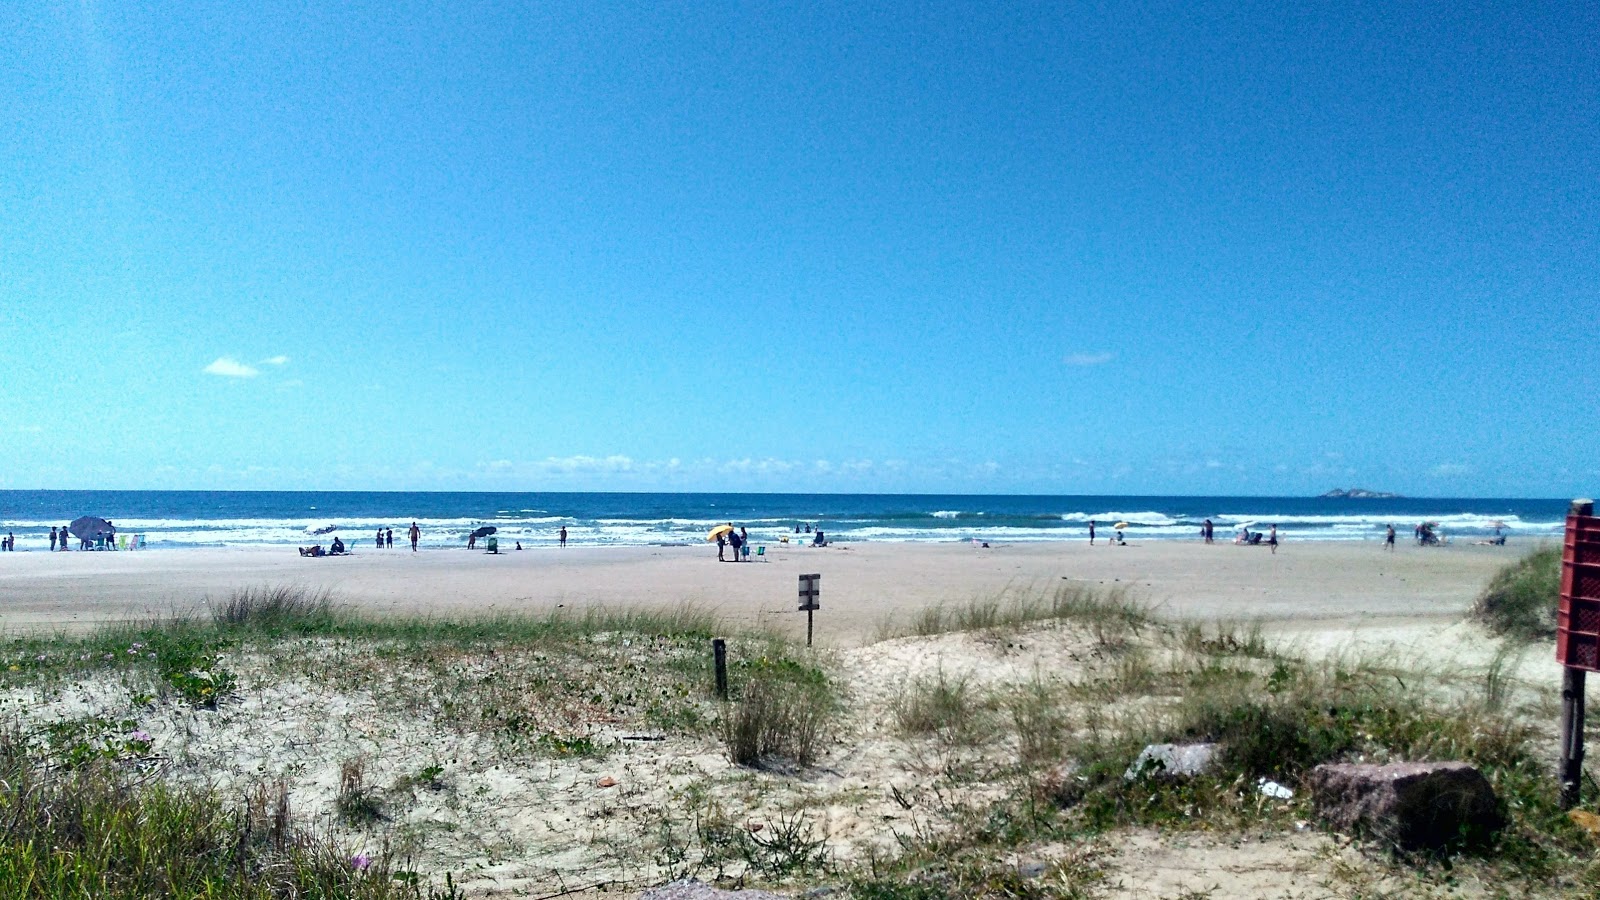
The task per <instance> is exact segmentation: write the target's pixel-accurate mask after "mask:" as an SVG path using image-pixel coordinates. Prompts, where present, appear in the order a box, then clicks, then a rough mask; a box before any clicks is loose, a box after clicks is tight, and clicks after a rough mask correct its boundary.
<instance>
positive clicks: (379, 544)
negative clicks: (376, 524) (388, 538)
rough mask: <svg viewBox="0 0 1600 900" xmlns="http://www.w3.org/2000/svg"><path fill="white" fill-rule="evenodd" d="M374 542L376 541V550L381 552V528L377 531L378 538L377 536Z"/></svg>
mask: <svg viewBox="0 0 1600 900" xmlns="http://www.w3.org/2000/svg"><path fill="white" fill-rule="evenodd" d="M376 540H377V547H378V549H379V550H382V549H383V529H382V528H379V529H378V536H377V538H376Z"/></svg>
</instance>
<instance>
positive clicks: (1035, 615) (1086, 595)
mask: <svg viewBox="0 0 1600 900" xmlns="http://www.w3.org/2000/svg"><path fill="white" fill-rule="evenodd" d="M1153 617H1154V611H1153V609H1152V608H1151V607H1150V605H1149V604H1147V603H1145V602H1144V601H1143V600H1141V599H1140V598H1138V597H1137V596H1136V595H1135V594H1134V593H1133V592H1131V591H1129V590H1128V589H1126V588H1121V587H1117V588H1110V589H1101V588H1092V587H1089V586H1087V585H1081V584H1072V585H1061V586H1059V587H1056V588H1053V589H1038V588H1035V587H1031V586H1028V587H1017V586H1013V587H1008V588H1006V589H1004V590H1001V591H998V592H996V593H995V594H993V595H990V596H984V597H976V598H973V599H972V600H969V601H967V602H965V603H953V604H947V603H939V604H935V605H933V606H929V607H926V608H925V609H922V610H920V611H919V612H917V613H916V614H915V615H913V616H912V617H911V618H910V620H909V622H906V623H900V622H896V621H893V620H886V621H884V622H882V623H880V625H879V627H878V631H877V635H876V636H877V638H878V640H890V639H893V638H897V637H933V636H935V635H940V634H951V633H955V632H967V631H994V630H1002V629H1010V630H1015V629H1018V628H1023V627H1026V626H1029V625H1032V624H1035V623H1039V622H1048V621H1063V622H1075V623H1080V624H1084V625H1087V626H1089V627H1091V628H1094V629H1095V630H1096V632H1097V634H1100V635H1104V636H1120V635H1124V634H1130V633H1134V632H1137V631H1138V630H1139V629H1141V628H1143V627H1144V626H1145V625H1147V624H1149V623H1150V622H1151V621H1152V620H1153ZM1113 639H1114V637H1113Z"/></svg>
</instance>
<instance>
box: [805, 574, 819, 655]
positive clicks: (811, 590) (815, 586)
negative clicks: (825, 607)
mask: <svg viewBox="0 0 1600 900" xmlns="http://www.w3.org/2000/svg"><path fill="white" fill-rule="evenodd" d="M821 608H822V576H821V575H801V576H800V611H801V612H803V613H805V614H806V646H807V647H809V646H811V624H812V623H811V617H812V616H814V615H816V613H817V610H819V609H821Z"/></svg>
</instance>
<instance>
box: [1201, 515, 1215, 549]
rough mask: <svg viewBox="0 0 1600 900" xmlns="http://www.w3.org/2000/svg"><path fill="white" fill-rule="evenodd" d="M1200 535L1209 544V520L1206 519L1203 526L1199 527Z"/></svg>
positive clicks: (1210, 528)
mask: <svg viewBox="0 0 1600 900" xmlns="http://www.w3.org/2000/svg"><path fill="white" fill-rule="evenodd" d="M1200 533H1201V534H1204V535H1205V536H1206V543H1208V544H1209V543H1211V535H1212V525H1211V520H1210V519H1207V520H1206V521H1205V524H1204V525H1201V526H1200Z"/></svg>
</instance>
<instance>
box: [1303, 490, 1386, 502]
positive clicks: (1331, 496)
mask: <svg viewBox="0 0 1600 900" xmlns="http://www.w3.org/2000/svg"><path fill="white" fill-rule="evenodd" d="M1399 496H1400V495H1399V494H1390V493H1386V492H1384V491H1369V490H1367V489H1366V488H1351V489H1350V490H1348V491H1347V490H1344V489H1342V488H1334V489H1333V490H1331V491H1329V492H1327V493H1326V494H1323V495H1322V498H1321V499H1323V500H1393V499H1395V498H1397V497H1399Z"/></svg>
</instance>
